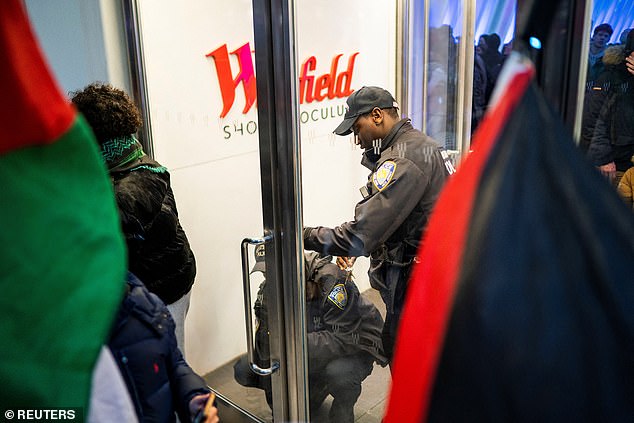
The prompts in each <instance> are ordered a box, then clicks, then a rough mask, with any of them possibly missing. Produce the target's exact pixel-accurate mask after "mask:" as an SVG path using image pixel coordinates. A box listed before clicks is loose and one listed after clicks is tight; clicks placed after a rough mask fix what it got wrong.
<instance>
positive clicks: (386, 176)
mask: <svg viewBox="0 0 634 423" xmlns="http://www.w3.org/2000/svg"><path fill="white" fill-rule="evenodd" d="M395 170H396V163H394V162H393V161H392V160H388V161H386V162H384V163H383V164H382V165H381V166H380V167H379V168H378V169H377V171H376V172H374V176H372V183H374V186H375V187H376V189H378V190H379V191H383V188H385V187H386V186H387V184H389V183H390V181H391V180H392V176H394V171H395Z"/></svg>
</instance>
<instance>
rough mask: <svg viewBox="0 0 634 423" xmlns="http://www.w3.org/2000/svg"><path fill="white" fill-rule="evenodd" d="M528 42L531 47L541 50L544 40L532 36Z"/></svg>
mask: <svg viewBox="0 0 634 423" xmlns="http://www.w3.org/2000/svg"><path fill="white" fill-rule="evenodd" d="M528 42H529V43H530V45H531V47H533V48H534V49H537V50H541V48H542V42H541V41H539V38H537V37H531V38H529V39H528Z"/></svg>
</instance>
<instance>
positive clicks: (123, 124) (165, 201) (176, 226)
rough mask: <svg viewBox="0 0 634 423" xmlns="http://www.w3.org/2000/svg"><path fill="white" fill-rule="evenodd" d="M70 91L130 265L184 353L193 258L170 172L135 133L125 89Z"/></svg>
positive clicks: (136, 118) (136, 117)
mask: <svg viewBox="0 0 634 423" xmlns="http://www.w3.org/2000/svg"><path fill="white" fill-rule="evenodd" d="M71 95H72V98H71V100H72V102H73V104H74V105H75V106H76V107H77V109H78V110H79V111H80V112H81V113H82V114H83V115H84V117H85V118H86V120H87V121H88V123H89V124H90V126H91V128H92V130H93V132H94V134H95V137H96V138H97V142H98V143H99V145H100V147H101V153H102V155H103V158H104V161H105V163H106V166H107V167H108V171H109V173H110V178H111V180H112V184H113V186H114V192H115V197H116V201H117V206H118V208H119V215H120V218H121V225H122V229H123V233H124V235H125V239H126V244H127V247H128V269H129V270H130V271H131V272H132V273H134V274H135V275H136V276H137V277H138V278H139V279H141V280H142V281H143V283H144V284H145V285H146V286H147V288H148V289H149V290H150V291H151V292H153V293H155V294H156V295H158V296H159V298H160V299H161V300H162V301H163V302H164V303H165V304H167V308H168V309H169V311H170V313H171V314H172V317H173V318H174V321H175V323H176V337H177V339H178V346H179V348H180V349H181V351H182V352H183V353H184V351H185V345H184V341H185V340H184V327H185V317H186V315H187V310H188V308H189V301H190V292H191V288H192V285H193V284H194V278H195V276H196V261H195V258H194V253H193V252H192V250H191V248H190V246H189V241H188V240H187V236H186V235H185V231H184V230H183V228H182V227H181V224H180V221H179V219H178V211H177V209H176V201H175V200H174V193H173V192H172V188H171V185H170V174H169V172H168V171H167V169H166V168H165V167H164V166H161V164H159V163H157V162H156V161H154V160H152V159H151V158H150V157H148V156H147V155H146V154H145V152H144V151H143V148H142V146H141V144H140V143H139V142H138V141H137V139H136V137H135V135H134V134H135V133H136V132H137V131H138V129H139V127H140V126H141V115H140V113H139V110H138V108H137V106H136V105H135V104H134V102H133V101H132V100H131V99H130V97H129V96H128V95H127V94H126V93H125V92H124V91H122V90H120V89H118V88H115V87H113V86H111V85H109V84H100V83H93V84H90V85H88V86H87V87H85V88H84V89H83V90H80V91H76V92H73V93H71Z"/></svg>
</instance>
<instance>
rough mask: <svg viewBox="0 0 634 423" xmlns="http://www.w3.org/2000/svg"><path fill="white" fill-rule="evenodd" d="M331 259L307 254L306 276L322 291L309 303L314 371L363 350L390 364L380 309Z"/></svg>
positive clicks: (308, 312)
mask: <svg viewBox="0 0 634 423" xmlns="http://www.w3.org/2000/svg"><path fill="white" fill-rule="evenodd" d="M330 259H331V257H324V258H321V257H319V256H318V255H317V254H315V253H312V255H311V253H307V254H306V267H307V274H306V279H307V280H309V281H314V282H315V283H317V285H318V286H319V287H320V290H321V293H320V294H321V295H319V296H318V297H317V298H315V299H309V300H308V301H307V302H306V309H307V322H306V324H307V331H308V335H307V336H308V339H307V342H308V358H309V364H310V366H309V367H310V369H311V372H315V371H318V369H319V368H321V367H323V366H324V365H325V364H327V363H329V362H330V361H332V360H334V359H336V358H339V357H342V356H346V355H353V354H357V353H359V352H362V351H365V352H368V353H369V354H370V355H372V356H373V357H374V359H375V361H376V362H377V363H379V364H381V365H385V364H387V359H386V357H385V356H384V355H383V351H382V348H381V330H382V328H383V318H382V317H381V314H380V313H379V310H378V309H377V308H376V307H375V306H374V304H372V303H371V302H370V301H369V300H367V299H366V298H364V297H362V296H361V294H360V293H359V289H358V288H357V286H356V284H355V283H354V282H353V281H351V280H350V279H349V278H347V277H346V276H347V275H346V273H345V272H343V271H341V270H340V269H339V268H338V267H337V265H335V264H333V263H331V262H330Z"/></svg>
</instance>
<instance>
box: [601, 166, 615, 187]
mask: <svg viewBox="0 0 634 423" xmlns="http://www.w3.org/2000/svg"><path fill="white" fill-rule="evenodd" d="M599 171H600V172H601V174H603V176H605V177H606V178H608V181H610V182H612V181H614V178H616V165H615V164H614V162H611V163H608V164H604V165H603V166H599Z"/></svg>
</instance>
